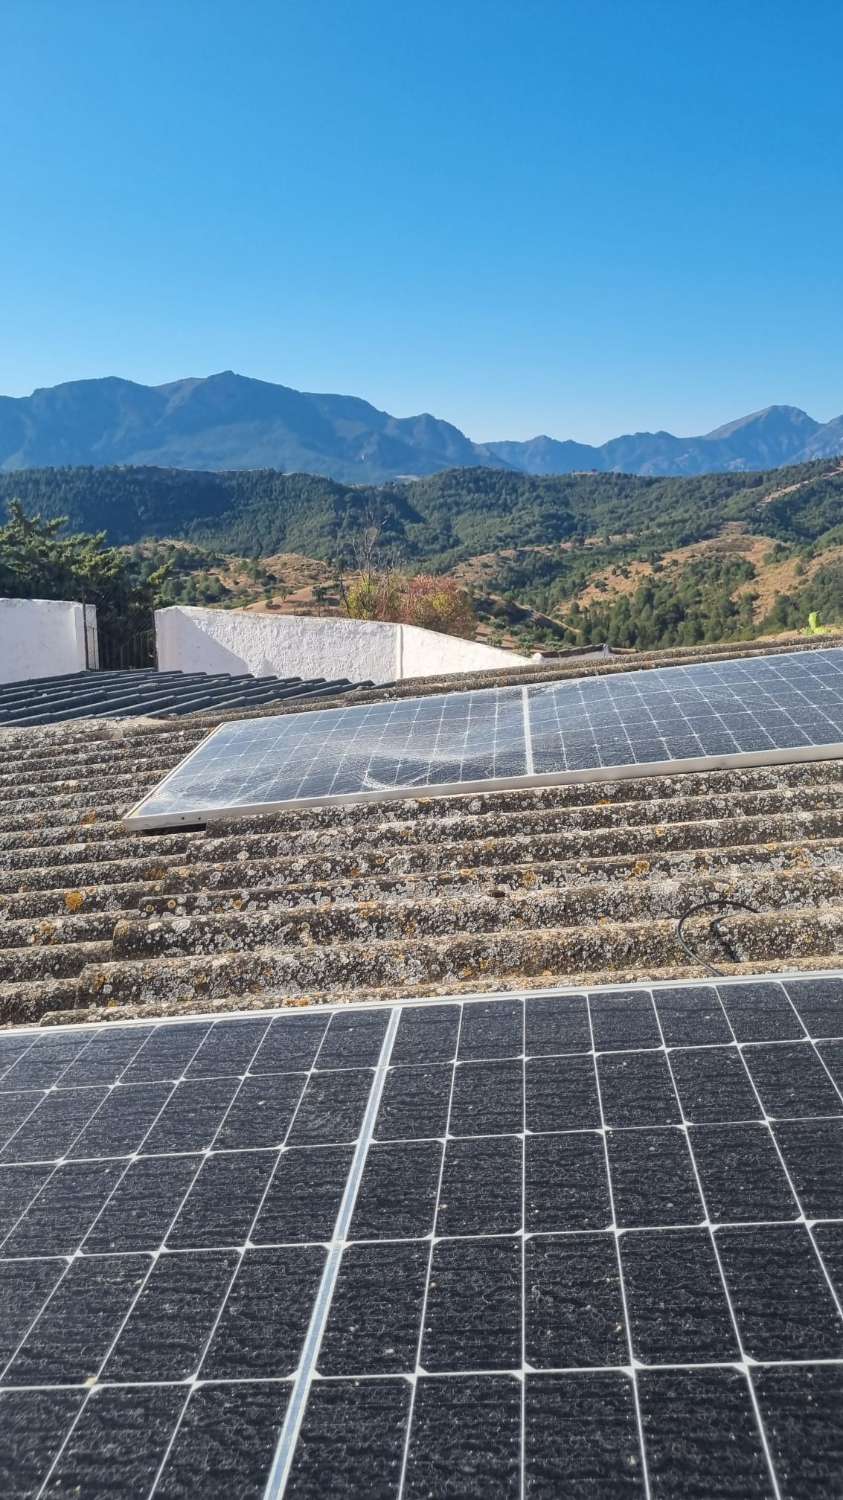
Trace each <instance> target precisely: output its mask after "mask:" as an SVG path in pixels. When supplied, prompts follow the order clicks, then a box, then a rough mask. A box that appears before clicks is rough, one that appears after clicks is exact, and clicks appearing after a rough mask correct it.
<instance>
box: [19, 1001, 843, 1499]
mask: <svg viewBox="0 0 843 1500" xmlns="http://www.w3.org/2000/svg"><path fill="white" fill-rule="evenodd" d="M317 1021H318V1025H317V1024H316V1022H317ZM300 1023H301V1024H300ZM71 1035H72V1038H73V1042H72V1044H70V1038H71ZM247 1039H248V1046H249V1047H250V1048H251V1054H250V1055H247V1051H248V1049H247V1047H246V1045H245V1043H246V1040H247ZM65 1040H66V1041H67V1042H68V1043H69V1045H68V1046H67V1050H66V1063H65V1069H64V1070H62V1072H60V1073H59V1075H58V1077H57V1078H56V1081H55V1083H54V1084H51V1085H48V1088H49V1089H50V1090H51V1092H44V1091H43V1090H33V1091H31V1093H32V1096H33V1097H34V1099H35V1100H36V1101H37V1102H36V1103H35V1104H34V1108H33V1112H32V1113H31V1114H30V1115H29V1117H28V1118H26V1119H24V1120H22V1121H21V1123H20V1124H19V1125H18V1126H17V1127H16V1128H15V1130H14V1131H13V1133H12V1134H11V1136H10V1140H9V1143H8V1145H7V1150H8V1146H13V1145H14V1142H15V1141H16V1140H18V1141H19V1142H20V1143H21V1144H20V1145H19V1147H18V1149H17V1150H15V1151H13V1152H12V1154H11V1155H5V1156H4V1157H3V1158H2V1161H1V1162H0V1225H2V1226H3V1227H2V1230H0V1233H2V1234H3V1235H5V1238H4V1239H3V1240H2V1244H0V1289H2V1293H3V1295H2V1296H0V1309H2V1312H0V1361H2V1362H3V1363H2V1364H0V1423H2V1425H3V1430H4V1433H6V1434H10V1435H11V1437H10V1442H9V1443H8V1444H6V1447H7V1449H8V1452H7V1455H6V1457H5V1458H3V1459H0V1478H2V1480H3V1484H4V1490H3V1492H4V1494H9V1495H10V1496H16V1495H19V1496H23V1495H32V1496H35V1495H41V1494H43V1495H45V1496H46V1495H56V1496H58V1495H67V1494H69V1493H72V1492H73V1487H74V1486H76V1487H77V1489H78V1487H79V1486H80V1485H81V1486H82V1490H81V1492H82V1493H84V1494H85V1495H86V1496H92V1497H96V1496H98V1495H100V1494H106V1493H107V1494H111V1495H114V1494H119V1495H122V1494H125V1495H127V1496H128V1495H138V1494H144V1495H147V1494H148V1495H152V1494H155V1495H156V1496H159V1495H164V1496H167V1495H177V1494H182V1495H185V1494H191V1493H199V1492H200V1490H201V1492H202V1493H206V1492H208V1491H209V1490H210V1493H212V1494H219V1495H220V1496H222V1495H231V1494H242V1495H254V1496H262V1495H263V1494H264V1493H265V1492H266V1494H267V1495H268V1496H274V1495H280V1494H282V1493H283V1494H286V1495H291V1496H298V1497H300V1500H309V1497H311V1496H314V1497H315V1496H317V1495H320V1496H322V1495H324V1494H325V1493H329V1492H330V1493H336V1494H348V1495H353V1496H360V1497H363V1496H368V1495H370V1494H374V1493H377V1494H383V1495H392V1496H394V1497H395V1500H406V1497H414V1496H422V1495H427V1494H429V1493H431V1491H432V1492H433V1493H436V1494H437V1495H439V1494H442V1495H449V1494H454V1495H460V1496H465V1497H470V1496H472V1495H477V1496H480V1495H483V1496H488V1495H501V1496H512V1497H513V1500H515V1497H519V1500H521V1497H525V1500H535V1497H537V1496H543V1495H556V1494H559V1493H560V1492H561V1491H562V1490H563V1489H564V1488H565V1486H566V1485H570V1486H573V1492H574V1493H577V1492H579V1491H581V1492H583V1493H586V1492H588V1487H589V1486H590V1488H591V1490H592V1491H593V1492H594V1493H599V1494H615V1493H617V1494H627V1493H628V1494H629V1495H630V1496H634V1495H641V1496H644V1495H651V1496H657V1497H658V1496H663V1497H667V1496H675V1495H676V1494H677V1493H678V1492H679V1491H680V1489H681V1490H682V1491H683V1492H684V1491H685V1490H687V1491H688V1492H689V1493H690V1494H695V1495H699V1496H710V1495H712V1494H717V1493H736V1494H741V1495H742V1496H744V1495H745V1496H747V1497H756V1496H768V1495H781V1496H784V1495H785V1494H791V1493H792V1494H799V1495H805V1496H817V1497H818V1500H819V1497H821V1496H822V1497H825V1496H827V1495H829V1494H831V1493H834V1488H833V1486H834V1484H835V1483H836V1482H837V1479H836V1478H835V1476H837V1478H839V1472H840V1457H841V1454H840V1440H839V1399H840V1395H841V1394H843V1310H841V1302H840V1298H841V1293H843V1179H842V1178H841V1174H840V1171H839V1162H840V1159H841V1145H843V1094H841V1091H840V1085H839V1082H837V1081H836V1080H835V1077H834V1074H833V1070H831V1069H830V1068H829V1067H828V1064H827V1060H826V1052H827V1049H828V1048H830V1047H835V1046H839V1045H841V1044H843V977H840V978H817V979H811V978H803V979H798V980H793V981H790V980H785V981H778V980H765V981H760V982H758V983H757V984H751V983H747V982H744V981H742V982H740V983H731V984H730V983H718V984H713V983H712V984H703V985H700V984H697V985H693V986H687V987H682V986H671V987H656V988H655V989H652V990H651V989H649V988H646V987H641V986H636V987H633V988H631V989H629V990H626V991H622V990H614V991H602V992H599V991H598V992H582V993H571V994H565V995H561V996H559V997H558V998H557V997H554V996H553V995H547V996H536V995H532V996H528V997H526V999H522V998H519V997H515V998H512V997H510V998H501V999H500V1000H491V1001H464V1002H460V1003H455V1002H450V1003H448V1004H442V1005H439V1004H430V1005H424V1004H420V1005H415V1006H413V1005H407V1006H398V1007H385V1008H384V1009H383V1010H380V1009H378V1010H371V1009H370V1010H368V1011H365V1010H364V1011H356V1010H355V1011H345V1012H344V1011H342V1010H340V1011H337V1012H334V1013H333V1014H332V1015H330V1016H328V1015H324V1016H319V1017H318V1018H317V1017H314V1015H313V1014H312V1013H310V1014H307V1015H302V1016H301V1017H297V1016H289V1015H285V1016H281V1017H278V1018H277V1019H276V1018H273V1017H272V1016H267V1017H266V1018H263V1017H261V1018H252V1019H250V1020H248V1021H244V1022H239V1021H237V1022H232V1021H219V1022H214V1023H213V1024H211V1025H209V1024H208V1023H206V1022H201V1023H179V1024H171V1023H160V1024H159V1025H156V1026H153V1027H146V1028H144V1029H143V1030H141V1028H136V1029H133V1028H131V1027H125V1028H122V1027H121V1028H117V1027H109V1028H105V1029H102V1030H100V1031H97V1032H95V1033H94V1034H93V1035H91V1034H89V1033H87V1032H84V1031H81V1030H80V1031H78V1032H74V1033H72V1034H70V1033H69V1034H68V1037H67V1038H62V1041H65ZM27 1043H28V1045H27V1049H26V1052H25V1053H23V1054H22V1055H24V1056H28V1057H29V1058H30V1061H31V1065H32V1067H33V1068H34V1069H36V1076H37V1069H38V1068H40V1067H41V1066H42V1065H43V1066H44V1067H45V1068H47V1067H48V1066H49V1067H55V1064H56V1057H57V1053H56V1048H55V1044H54V1039H53V1038H50V1037H43V1036H37V1037H35V1038H34V1039H33V1040H31V1044H30V1042H29V1038H27ZM42 1048H43V1054H42V1055H40V1056H39V1053H40V1052H41V1049H42ZM145 1054H146V1061H144V1055H145ZM62 1055H65V1054H64V1053H62ZM107 1055H110V1056H111V1057H112V1058H113V1061H114V1072H113V1076H112V1077H111V1079H110V1080H109V1082H108V1084H102V1083H100V1082H97V1083H88V1084H81V1085H80V1084H79V1083H78V1078H79V1066H80V1064H81V1063H82V1062H83V1060H84V1059H85V1057H86V1056H87V1058H88V1060H89V1062H90V1063H91V1065H92V1072H93V1073H94V1074H95V1075H96V1076H97V1077H100V1076H101V1073H100V1068H99V1061H98V1060H97V1059H101V1060H102V1059H104V1058H105V1057H106V1056H107ZM267 1059H269V1060H271V1062H272V1063H273V1065H274V1066H273V1069H272V1070H269V1069H267V1067H266V1063H267ZM291 1064H292V1065H291ZM215 1066H218V1067H219V1068H220V1070H221V1071H220V1073H219V1074H216V1073H214V1072H213V1071H212V1069H213V1067H215ZM228 1069H235V1070H237V1071H230V1072H229V1071H226V1070H228ZM74 1070H75V1071H74ZM150 1074H151V1075H154V1076H152V1077H150ZM65 1079H66V1082H65V1081H63V1080H65ZM131 1079H136V1080H137V1081H135V1082H132V1081H130V1080H131ZM326 1086H327V1092H326V1091H325V1090H326ZM20 1092H21V1091H19V1090H16V1089H14V1088H13V1087H8V1086H7V1084H6V1081H5V1080H0V1100H6V1099H15V1098H19V1097H20ZM203 1095H207V1103H206V1105H205V1106H202V1104H201V1102H200V1101H201V1100H202V1096H203ZM182 1096H184V1097H186V1098H188V1099H189V1100H190V1103H191V1106H192V1107H191V1108H182V1107H181V1104H180V1100H181V1098H182ZM124 1097H129V1098H130V1099H131V1100H133V1101H142V1102H143V1103H142V1107H141V1105H140V1104H138V1105H137V1107H136V1108H135V1107H131V1108H129V1109H128V1112H127V1114H125V1115H123V1114H114V1113H113V1112H112V1111H113V1110H114V1109H115V1108H116V1106H115V1105H113V1104H112V1101H115V1100H119V1101H120V1102H121V1108H122V1100H123V1098H124ZM56 1099H59V1100H64V1101H72V1102H73V1106H74V1107H73V1109H72V1110H70V1111H67V1110H66V1111H64V1112H59V1113H58V1114H56V1113H55V1108H54V1106H53V1105H52V1101H54V1100H56ZM308 1101H310V1102H308ZM153 1103H155V1105H156V1106H157V1112H153V1110H152V1104H153ZM83 1105H84V1107H83ZM109 1106H111V1110H110V1109H109ZM42 1111H43V1112H44V1116H45V1120H46V1124H45V1125H44V1127H43V1128H39V1129H35V1128H34V1124H35V1122H37V1120H38V1117H39V1115H40V1114H41V1113H42ZM168 1118H169V1124H167V1123H166V1122H167V1121H168ZM98 1119H99V1120H100V1121H101V1122H104V1124H103V1123H101V1124H100V1125H99V1126H97V1125H96V1121H97V1120H98ZM263 1119H267V1120H268V1121H269V1122H270V1123H269V1124H268V1125H267V1126H266V1127H264V1126H263V1125H261V1124H259V1123H258V1122H259V1121H262V1120H263ZM126 1120H128V1121H130V1125H131V1128H125V1121H126ZM297 1121H298V1122H300V1124H299V1132H298V1133H297V1130H296V1122H297ZM115 1122H116V1124H115ZM302 1122H303V1123H302ZM74 1128H75V1131H76V1133H75V1135H71V1134H70V1131H71V1129H74ZM141 1130H143V1132H144V1133H140V1132H141ZM86 1142H87V1143H89V1145H91V1146H93V1147H95V1148H96V1152H97V1153H98V1154H92V1155H90V1156H85V1155H84V1154H82V1153H83V1151H84V1149H86V1147H85V1143H86ZM33 1150H34V1151H35V1152H36V1154H35V1155H34V1156H31V1155H27V1152H29V1151H33ZM45 1152H47V1153H52V1154H46V1155H45V1154H44V1153H45ZM138 1382H141V1383H140V1384H138ZM45 1395H46V1396H49V1398H50V1399H49V1401H45ZM118 1432H119V1441H117V1442H116V1444H115V1438H114V1434H115V1433H118ZM107 1433H111V1434H112V1437H111V1439H110V1440H106V1439H105V1437H104V1434H107ZM806 1433H810V1442H808V1440H807V1438H806ZM104 1443H105V1447H103V1444H104ZM209 1444H210V1445H211V1451H212V1453H213V1454H214V1455H215V1457H214V1467H213V1472H209V1469H208V1466H207V1459H206V1456H205V1455H206V1452H207V1448H208V1445H209ZM2 1446H3V1445H2V1444H0V1447H2ZM109 1453H110V1454H111V1455H112V1459H113V1462H112V1463H111V1464H110V1465H109V1464H108V1463H107V1462H106V1456H105V1455H107V1454H109ZM3 1464H5V1466H6V1467H5V1471H4V1470H3V1468H2V1465H3ZM326 1487H327V1488H326ZM578 1487H579V1491H578ZM583 1487H585V1488H583Z"/></svg>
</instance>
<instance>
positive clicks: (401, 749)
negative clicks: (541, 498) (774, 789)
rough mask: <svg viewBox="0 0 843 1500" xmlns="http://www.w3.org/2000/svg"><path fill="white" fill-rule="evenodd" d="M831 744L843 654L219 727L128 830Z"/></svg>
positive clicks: (840, 738) (790, 755)
mask: <svg viewBox="0 0 843 1500" xmlns="http://www.w3.org/2000/svg"><path fill="white" fill-rule="evenodd" d="M841 746H843V648H839V647H838V648H831V649H829V650H826V651H810V652H795V653H792V654H790V655H780V656H771V657H756V658H754V659H752V660H745V661H735V662H721V663H703V664H698V665H692V666H683V667H664V668H656V669H650V670H647V671H642V672H628V673H619V674H614V675H611V676H603V677H600V676H595V677H588V678H580V679H577V680H575V681H567V682H559V683H541V684H534V685H532V686H525V687H508V688H486V689H480V690H477V691H474V692H453V693H447V694H440V695H433V696H430V697H426V698H417V699H404V700H401V701H398V702H392V703H390V702H386V703H370V704H365V705H359V706H356V707H349V708H340V709H325V710H322V711H317V712H308V713H304V714H295V715H285V716H282V717H280V718H269V719H256V720H241V721H238V722H236V723H233V724H224V725H221V726H220V727H219V728H218V729H216V730H215V731H214V732H213V734H211V735H210V737H209V738H208V739H207V740H205V741H203V743H202V744H201V745H199V746H198V747H197V749H196V750H194V751H193V752H192V754H191V755H189V756H188V757H187V759H186V760H185V761H183V762H182V764H181V765H180V766H178V767H176V769H175V770H174V771H173V772H171V773H170V775H169V776H167V777H165V779H164V781H163V782H162V783H161V785H160V786H158V787H157V788H156V789H155V790H154V791H153V792H151V793H150V794H149V796H148V797H146V798H145V799H144V800H143V801H142V802H141V803H139V804H138V806H137V807H135V808H133V809H132V811H131V813H130V814H129V815H128V818H127V820H126V821H127V823H128V824H129V825H130V826H140V827H144V826H160V825H162V824H166V823H174V822H190V821H193V822H197V821H199V822H201V821H203V820H205V819H206V818H213V817H220V816H223V815H225V814H226V813H228V814H232V813H236V812H238V811H244V810H247V809H249V810H252V811H254V810H256V809H258V810H261V809H262V810H267V809H269V808H272V807H277V806H284V805H286V804H294V805H295V804H300V803H304V804H307V803H308V802H331V801H334V800H338V799H346V800H348V799H351V800H355V799H356V800H360V799H367V798H368V799H383V798H388V797H395V796H407V795H411V794H412V793H413V792H418V791H425V792H429V793H431V794H434V795H435V794H437V793H440V794H441V793H444V792H458V791H460V790H466V789H470V788H473V787H483V786H486V785H488V784H489V783H494V784H497V785H516V786H517V785H521V784H535V783H536V782H543V781H544V782H547V781H554V780H556V781H565V780H572V779H573V780H577V779H580V780H581V779H591V778H595V777H596V778H600V777H602V778H604V779H605V778H606V777H607V776H612V775H615V776H624V775H633V774H642V773H643V772H644V771H645V770H654V769H661V770H664V769H676V768H677V766H678V767H680V768H681V765H682V763H683V762H684V763H687V766H688V767H691V766H693V767H694V768H697V767H698V766H699V764H700V763H701V762H702V763H703V764H709V763H710V762H712V761H713V762H714V763H715V764H718V763H721V762H720V761H719V759H718V758H722V757H727V758H728V764H752V763H753V762H754V761H757V760H759V759H760V760H762V761H764V760H767V761H769V760H771V759H780V760H781V759H797V760H798V759H816V758H818V757H821V756H828V755H832V754H838V755H839V754H841V753H843V752H842V751H841Z"/></svg>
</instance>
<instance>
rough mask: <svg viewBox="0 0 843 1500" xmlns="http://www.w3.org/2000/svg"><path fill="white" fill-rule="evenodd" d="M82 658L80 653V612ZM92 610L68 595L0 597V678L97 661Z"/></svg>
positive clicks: (48, 673) (80, 667)
mask: <svg viewBox="0 0 843 1500" xmlns="http://www.w3.org/2000/svg"><path fill="white" fill-rule="evenodd" d="M86 614H87V622H88V658H86V654H85V617H86ZM96 650H97V632H96V610H95V609H94V606H93V605H92V604H88V605H82V604H77V603H75V602H74V601H72V600H69V599H0V682H26V681H28V680H29V679H30V678H32V677H58V676H60V675H61V674H62V673H64V672H84V670H85V668H86V666H91V667H95V666H96V665H97V656H96Z"/></svg>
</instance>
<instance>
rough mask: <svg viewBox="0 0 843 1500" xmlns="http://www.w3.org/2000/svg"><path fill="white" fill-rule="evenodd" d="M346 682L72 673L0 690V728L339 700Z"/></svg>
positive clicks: (199, 674) (189, 674) (204, 674)
mask: <svg viewBox="0 0 843 1500" xmlns="http://www.w3.org/2000/svg"><path fill="white" fill-rule="evenodd" d="M358 686H364V687H372V686H373V684H372V682H371V681H367V682H365V683H363V684H358V683H353V682H349V680H348V678H347V677H334V678H331V679H328V678H325V677H253V676H252V675H251V673H250V672H243V673H241V674H240V675H239V676H232V675H231V673H230V672H213V673H212V672H156V671H154V670H153V669H151V668H150V669H149V670H148V671H147V670H139V671H121V672H70V673H66V674H64V675H62V676H59V677H34V678H28V679H27V680H26V681H23V682H5V683H3V684H2V685H0V725H12V726H14V725H18V726H27V725H32V724H61V723H64V722H65V721H67V720H69V719H127V718H137V717H138V715H139V714H143V715H147V714H151V715H153V716H155V717H157V718H170V717H181V716H182V715H184V714H193V713H198V712H202V711H207V710H208V709H241V708H249V709H252V708H260V707H262V706H263V705H265V704H272V703H280V702H283V701H285V700H286V699H288V698H308V699H313V698H324V697H328V696H330V697H334V698H335V697H337V696H338V695H339V694H344V693H350V692H352V691H353V690H354V688H355V687H358Z"/></svg>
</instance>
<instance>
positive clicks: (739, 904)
mask: <svg viewBox="0 0 843 1500" xmlns="http://www.w3.org/2000/svg"><path fill="white" fill-rule="evenodd" d="M717 906H731V907H734V908H736V909H737V910H739V911H750V912H752V913H753V914H755V915H757V913H758V907H757V906H750V905H749V903H748V902H746V901H733V900H732V899H731V898H730V897H729V896H715V897H713V898H712V899H711V900H710V901H698V902H696V904H695V905H694V906H689V907H688V910H687V911H686V912H684V913H683V915H682V916H681V917H680V918H679V924H678V926H677V929H676V938H677V941H678V943H679V946H680V948H682V949H683V950H684V952H685V953H686V954H687V955H688V957H689V958H690V960H691V962H692V963H695V964H701V965H702V967H703V968H704V969H707V970H708V972H709V974H713V975H714V977H715V978H716V979H727V978H728V975H727V974H725V973H724V972H723V970H722V969H715V967H714V965H713V964H710V963H709V962H708V959H706V958H702V957H701V956H700V955H699V954H698V953H695V952H694V950H693V949H692V948H691V947H689V945H688V943H687V942H686V941H685V938H684V936H683V931H682V929H683V928H684V926H685V923H686V922H687V921H688V919H689V918H690V917H693V916H695V915H696V913H697V912H701V911H708V910H710V909H711V907H717ZM724 915H725V914H724ZM722 921H723V917H722V916H721V917H713V918H712V920H711V922H710V923H709V931H712V930H713V931H714V932H715V933H716V934H717V937H718V938H719V939H720V941H721V942H723V943H725V939H724V936H723V934H722V933H721V931H720V925H719V924H720V923H721V922H722Z"/></svg>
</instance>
